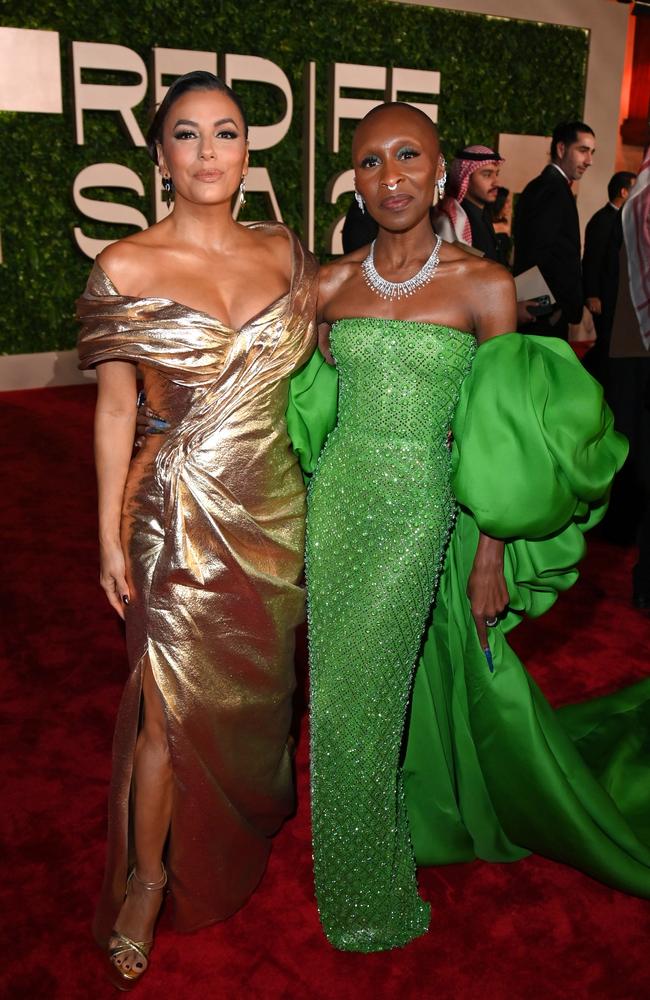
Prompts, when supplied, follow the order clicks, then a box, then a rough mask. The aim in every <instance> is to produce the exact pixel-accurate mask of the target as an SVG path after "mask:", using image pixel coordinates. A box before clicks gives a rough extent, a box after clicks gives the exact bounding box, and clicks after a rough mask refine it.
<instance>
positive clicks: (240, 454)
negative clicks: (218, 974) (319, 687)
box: [77, 223, 317, 942]
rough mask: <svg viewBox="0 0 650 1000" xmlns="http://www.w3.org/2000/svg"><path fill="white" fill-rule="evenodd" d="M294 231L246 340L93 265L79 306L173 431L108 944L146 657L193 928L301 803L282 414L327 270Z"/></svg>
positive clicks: (183, 923)
mask: <svg viewBox="0 0 650 1000" xmlns="http://www.w3.org/2000/svg"><path fill="white" fill-rule="evenodd" d="M259 225H266V226H269V225H275V224H269V223H261V224H259ZM282 231H286V233H287V237H288V239H289V240H290V241H291V246H292V257H293V275H292V280H291V288H290V290H289V292H288V293H287V294H286V295H284V296H282V297H281V298H279V299H278V300H277V301H276V302H273V303H271V304H270V305H269V306H268V307H267V308H266V309H264V310H262V311H261V312H260V313H259V314H258V315H257V316H255V317H253V318H252V319H251V320H249V321H248V322H247V323H246V324H245V325H244V326H243V327H242V329H241V330H239V331H234V330H231V329H229V328H228V327H227V326H225V325H224V324H223V323H222V322H220V321H219V320H217V319H215V318H214V317H212V316H209V315H207V314H205V313H202V312H199V311H196V310H193V309H190V308H188V307H187V306H184V305H181V304H179V303H177V302H173V301H171V300H169V299H164V298H133V297H129V296H122V295H120V294H119V293H118V292H117V290H116V289H115V287H114V286H113V285H112V283H111V281H110V280H109V278H108V277H107V275H106V274H105V273H104V272H103V271H102V270H101V268H100V267H99V265H97V264H96V265H95V267H94V268H93V271H92V273H91V275H90V279H89V281H88V286H87V288H86V291H85V293H84V295H83V296H82V297H81V299H80V300H79V302H78V304H77V308H78V316H79V318H80V319H81V321H82V322H83V330H82V333H81V336H80V339H79V356H80V365H81V367H82V368H88V367H90V366H92V365H96V364H98V363H99V362H103V361H110V360H121V361H124V360H131V361H133V362H135V363H137V364H138V365H139V366H140V369H141V372H142V375H143V378H144V387H145V390H146V393H147V398H148V401H149V405H150V406H151V407H152V408H153V409H154V410H156V411H157V412H158V413H159V414H160V415H161V416H162V417H164V418H165V419H166V420H167V421H168V422H169V423H170V425H171V428H170V430H169V431H168V432H167V433H166V434H165V435H164V436H156V437H149V438H147V441H146V444H145V445H144V447H143V448H142V449H141V451H140V452H139V453H138V454H137V456H136V457H135V459H134V460H133V462H132V464H131V468H130V472H129V476H128V481H127V486H126V491H125V497H124V506H123V515H122V540H123V547H124V551H125V553H126V556H127V575H128V582H129V586H130V588H131V594H132V599H131V603H130V606H129V608H128V609H127V612H126V632H127V644H128V652H129V661H130V666H131V673H130V676H129V679H128V681H127V684H126V688H125V691H124V695H123V698H122V702H121V706H120V710H119V715H118V720H117V726H116V730H115V740H114V763H113V780H112V786H111V795H110V803H109V839H108V858H107V869H106V877H105V882H104V887H103V890H102V896H101V900H100V904H99V908H98V912H97V917H96V921H95V933H96V936H97V938H98V940H100V942H101V941H105V940H106V938H107V937H108V934H109V933H110V930H111V927H112V925H113V921H114V919H115V916H116V914H117V911H118V909H119V907H120V905H121V901H122V898H123V895H124V887H125V880H126V875H127V870H128V865H129V862H130V861H131V860H132V854H133V845H132V830H131V828H130V817H129V798H130V791H131V778H132V769H133V752H134V746H135V739H136V735H137V729H138V721H139V713H140V703H141V690H142V676H143V671H144V670H145V668H146V666H147V664H150V666H151V670H152V673H153V677H154V679H155V682H156V684H157V686H158V689H159V691H160V695H161V697H162V701H163V704H164V710H165V715H166V719H167V727H168V728H167V732H168V740H169V746H170V750H171V756H172V764H173V772H174V789H173V813H172V822H171V832H170V840H169V850H168V859H167V860H168V868H169V875H170V884H171V888H172V892H173V898H174V901H175V920H176V925H177V927H178V928H179V929H181V930H190V929H192V928H195V927H198V926H201V925H203V924H206V923H209V922H211V921H214V920H220V919H223V918H225V917H227V916H229V915H230V914H231V913H233V912H234V911H235V910H236V909H237V908H238V907H239V906H241V904H242V903H243V902H244V900H245V899H246V898H247V896H248V895H249V894H250V893H251V892H252V891H253V889H254V888H255V886H256V885H257V883H258V881H259V879H260V878H261V875H262V873H263V871H264V867H265V864H266V860H267V856H268V852H269V848H270V837H271V836H272V834H273V833H274V832H275V831H276V830H277V829H278V827H279V826H280V824H281V822H282V820H283V819H284V817H285V816H286V815H287V814H288V813H289V812H290V811H291V809H292V805H293V790H292V776H291V763H290V759H289V755H288V753H287V735H288V729H289V723H290V715H291V698H292V693H293V689H294V672H293V651H294V629H295V626H296V625H297V624H298V623H299V622H300V621H301V620H302V618H303V613H304V597H303V591H302V589H301V587H300V577H301V572H302V562H303V542H304V516H305V498H304V489H303V484H302V478H301V475H300V471H299V468H298V464H297V460H296V458H295V456H294V453H293V452H292V451H291V448H290V445H289V439H288V437H287V431H286V423H285V416H284V414H285V410H286V406H287V395H288V384H289V376H290V375H291V374H292V372H293V371H294V370H295V369H296V368H298V367H299V366H300V365H302V364H303V363H304V362H305V361H306V360H307V358H308V357H309V355H310V353H311V352H312V350H313V349H314V346H315V342H316V330H315V320H314V317H315V306H316V295H317V264H316V261H315V259H314V258H313V257H312V256H311V255H309V254H306V253H305V252H304V251H303V249H302V247H301V245H300V243H299V242H298V240H297V239H296V237H295V236H293V234H291V233H289V231H288V230H284V227H282Z"/></svg>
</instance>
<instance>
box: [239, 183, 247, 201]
mask: <svg viewBox="0 0 650 1000" xmlns="http://www.w3.org/2000/svg"><path fill="white" fill-rule="evenodd" d="M245 204H246V178H245V177H242V179H241V181H240V182H239V207H240V208H243V207H244V205H245Z"/></svg>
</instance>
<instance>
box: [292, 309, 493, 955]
mask: <svg viewBox="0 0 650 1000" xmlns="http://www.w3.org/2000/svg"><path fill="white" fill-rule="evenodd" d="M331 345H332V352H333V355H334V356H335V358H336V364H337V368H338V372H339V379H340V397H339V422H338V426H337V428H336V429H335V430H334V431H333V433H332V434H331V435H330V437H329V439H328V442H327V445H326V447H325V450H324V452H323V454H322V456H321V459H320V462H319V465H318V469H317V471H316V474H315V476H314V480H313V482H312V485H311V488H310V493H309V515H308V529H307V574H308V576H307V578H308V585H309V595H310V600H309V609H310V610H309V621H310V658H311V691H312V695H311V726H312V775H313V780H312V795H313V799H312V808H313V838H314V863H315V878H316V890H317V896H318V904H319V909H320V914H321V919H322V922H323V926H324V928H325V930H326V933H327V935H328V937H329V939H330V941H332V943H333V944H335V945H336V946H337V947H338V948H344V949H345V948H350V949H354V950H360V951H374V950H379V949H382V948H389V947H393V946H395V945H396V944H405V943H406V942H407V941H410V940H411V939H412V938H413V937H415V936H416V935H417V934H421V933H424V931H426V929H427V927H428V923H429V907H428V906H427V905H425V904H424V903H423V902H422V900H421V899H420V897H419V895H418V892H417V886H416V879H415V863H414V858H413V850H412V847H411V843H410V838H409V830H408V822H407V816H406V805H405V798H404V789H403V786H402V779H401V773H400V768H399V758H400V750H401V746H402V737H403V733H404V726H405V717H406V709H407V705H408V700H409V693H410V690H411V684H412V680H413V670H414V667H415V663H416V661H417V656H418V651H419V648H420V643H421V640H422V635H423V632H424V629H425V626H426V622H427V618H428V615H429V611H430V608H431V604H432V601H433V598H434V594H435V590H436V583H437V579H438V574H439V570H440V566H441V563H442V559H443V556H444V552H445V547H446V544H447V540H448V537H449V532H450V528H451V526H452V523H453V519H454V512H455V501H454V497H453V494H452V491H451V485H450V453H449V447H448V432H449V429H450V424H451V419H452V416H453V413H454V410H455V407H456V404H457V401H458V394H459V391H460V386H461V383H462V381H463V379H464V378H465V376H466V374H467V372H468V371H469V368H470V365H471V361H472V357H473V355H474V351H475V340H474V338H473V337H472V336H469V335H467V334H463V333H460V332H458V331H454V330H449V329H447V328H445V327H438V326H433V325H431V324H419V323H405V322H398V323H393V322H390V321H386V320H375V319H370V320H363V319H359V320H353V319H350V320H340V321H339V322H337V323H336V324H335V325H334V326H333V328H332V331H331Z"/></svg>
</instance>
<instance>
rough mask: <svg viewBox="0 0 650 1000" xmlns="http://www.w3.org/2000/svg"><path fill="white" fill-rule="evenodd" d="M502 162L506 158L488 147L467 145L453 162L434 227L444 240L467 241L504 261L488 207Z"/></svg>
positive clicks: (496, 187)
mask: <svg viewBox="0 0 650 1000" xmlns="http://www.w3.org/2000/svg"><path fill="white" fill-rule="evenodd" d="M503 162H504V160H503V157H502V156H499V154H498V153H497V152H495V150H493V149H490V148H489V147H488V146H466V147H465V149H463V150H461V151H460V153H458V154H457V155H456V157H455V158H454V159H453V160H452V162H451V165H450V167H449V173H448V179H447V193H446V195H445V197H444V198H443V200H442V202H441V203H440V204H439V205H438V207H437V209H436V211H435V213H434V217H433V224H434V228H435V230H436V232H437V233H438V234H439V235H440V236H442V238H443V239H444V240H448V241H449V242H450V243H453V242H455V241H456V240H458V241H460V242H461V243H466V244H467V245H468V246H471V247H475V248H476V249H477V250H481V251H482V252H483V253H484V254H485V256H486V257H488V258H489V259H490V260H496V261H498V262H499V263H504V262H503V261H502V260H501V256H500V253H499V245H498V242H497V240H496V237H495V233H494V228H493V226H492V219H491V217H490V213H489V206H490V205H493V204H494V202H495V200H496V197H497V193H498V190H499V168H500V166H501V164H502V163H503Z"/></svg>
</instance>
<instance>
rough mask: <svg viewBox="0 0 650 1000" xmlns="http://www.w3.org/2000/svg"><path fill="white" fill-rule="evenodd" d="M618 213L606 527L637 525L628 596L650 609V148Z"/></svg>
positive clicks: (618, 533)
mask: <svg viewBox="0 0 650 1000" xmlns="http://www.w3.org/2000/svg"><path fill="white" fill-rule="evenodd" d="M618 218H619V219H620V222H621V223H622V225H620V229H621V232H622V246H621V251H620V273H619V284H618V295H617V298H616V308H615V312H614V320H613V324H612V330H611V340H610V347H609V355H610V357H609V368H608V372H607V382H606V391H607V401H608V402H609V404H610V406H611V407H612V409H613V411H614V417H615V421H616V427H617V429H618V430H620V431H621V432H622V433H623V434H625V436H626V437H627V438H628V440H629V442H630V454H629V456H628V460H627V462H626V463H625V465H624V466H623V469H622V470H621V473H620V475H619V476H617V477H616V480H615V481H614V488H613V491H612V504H611V510H610V514H609V515H608V522H607V525H606V526H607V527H608V529H609V533H610V536H612V537H615V538H616V537H617V538H619V539H620V540H621V541H628V542H629V541H630V531H634V529H635V528H636V532H637V536H636V537H637V542H638V546H639V555H638V560H637V563H636V565H635V567H634V570H633V574H632V592H633V594H632V596H633V600H634V603H635V605H636V606H637V607H638V608H639V609H640V610H642V611H644V612H646V613H650V148H648V149H646V151H645V155H644V161H643V163H642V165H641V169H640V170H639V177H638V182H637V184H636V186H635V188H634V190H633V191H632V193H631V194H630V197H629V200H628V202H627V204H626V205H625V207H624V209H622V211H621V212H620V213H619V217H618ZM617 223H618V220H617Z"/></svg>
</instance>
